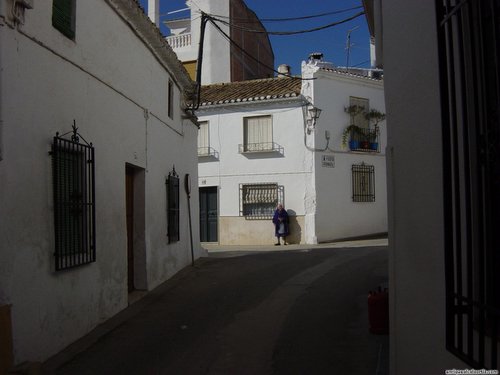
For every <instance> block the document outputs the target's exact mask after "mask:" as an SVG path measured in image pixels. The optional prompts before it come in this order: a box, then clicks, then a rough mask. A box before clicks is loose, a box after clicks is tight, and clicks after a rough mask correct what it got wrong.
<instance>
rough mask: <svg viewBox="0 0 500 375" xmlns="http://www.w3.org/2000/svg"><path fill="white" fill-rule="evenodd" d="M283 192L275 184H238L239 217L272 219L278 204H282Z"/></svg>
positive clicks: (281, 187) (281, 188)
mask: <svg viewBox="0 0 500 375" xmlns="http://www.w3.org/2000/svg"><path fill="white" fill-rule="evenodd" d="M283 191H284V189H283V186H279V185H278V184H276V183H264V184H240V216H244V217H246V218H248V219H269V218H272V217H273V214H274V210H275V209H276V206H277V205H278V203H280V202H281V203H283Z"/></svg>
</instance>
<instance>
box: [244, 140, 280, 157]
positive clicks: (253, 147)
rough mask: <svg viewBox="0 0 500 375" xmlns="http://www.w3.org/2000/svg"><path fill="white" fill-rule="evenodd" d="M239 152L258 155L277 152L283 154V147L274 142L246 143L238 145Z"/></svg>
mask: <svg viewBox="0 0 500 375" xmlns="http://www.w3.org/2000/svg"><path fill="white" fill-rule="evenodd" d="M238 152H239V153H240V154H247V153H257V152H277V153H280V154H282V153H283V147H282V146H280V145H279V144H277V143H274V142H263V143H244V144H240V145H238Z"/></svg>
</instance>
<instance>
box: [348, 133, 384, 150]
mask: <svg viewBox="0 0 500 375" xmlns="http://www.w3.org/2000/svg"><path fill="white" fill-rule="evenodd" d="M379 138H380V132H379V130H378V129H363V128H358V129H356V131H351V133H350V136H349V149H350V150H351V151H361V152H380V142H379Z"/></svg>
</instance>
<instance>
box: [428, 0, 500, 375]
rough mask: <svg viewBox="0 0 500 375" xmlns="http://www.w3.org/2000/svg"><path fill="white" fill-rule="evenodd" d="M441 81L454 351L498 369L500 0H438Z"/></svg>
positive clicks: (449, 342)
mask: <svg viewBox="0 0 500 375" xmlns="http://www.w3.org/2000/svg"><path fill="white" fill-rule="evenodd" d="M436 8H437V14H438V17H437V20H438V38H439V48H438V51H439V60H440V79H441V107H442V111H441V113H442V134H443V182H444V194H443V196H444V215H445V217H444V228H445V232H444V235H445V276H446V347H447V349H448V350H449V351H450V352H451V353H453V354H454V355H456V356H457V357H459V358H460V359H461V360H463V361H464V362H465V363H467V364H469V365H470V366H472V367H475V368H479V369H483V368H486V369H498V364H499V361H498V359H499V358H498V357H499V354H498V351H499V345H498V341H499V339H500V335H499V325H500V324H499V323H500V322H499V318H500V272H499V269H500V252H499V249H500V240H499V236H498V233H497V232H498V223H499V222H500V193H499V192H500V153H499V152H498V150H499V149H500V113H499V110H498V108H499V103H500V97H499V96H500V95H499V92H500V78H499V71H500V67H499V62H500V52H499V49H498V45H499V42H500V39H499V38H500V23H499V22H498V19H499V17H500V0H481V1H470V0H469V1H467V0H465V1H463V0H462V1H458V0H438V1H437V2H436Z"/></svg>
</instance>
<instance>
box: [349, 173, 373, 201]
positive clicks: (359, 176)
mask: <svg viewBox="0 0 500 375" xmlns="http://www.w3.org/2000/svg"><path fill="white" fill-rule="evenodd" d="M352 201H353V202H375V167H374V166H373V165H365V164H354V165H353V166H352Z"/></svg>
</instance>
